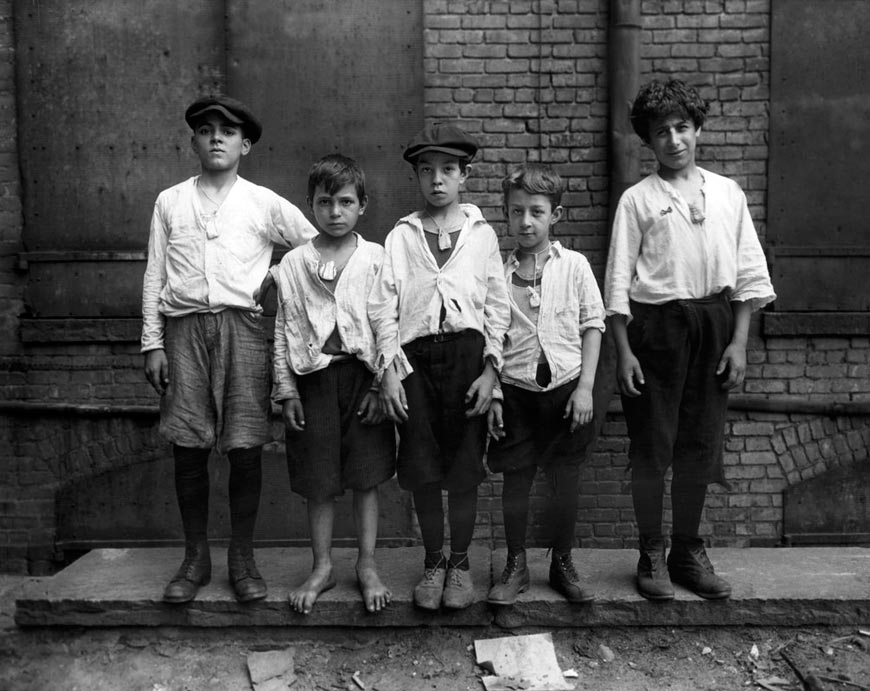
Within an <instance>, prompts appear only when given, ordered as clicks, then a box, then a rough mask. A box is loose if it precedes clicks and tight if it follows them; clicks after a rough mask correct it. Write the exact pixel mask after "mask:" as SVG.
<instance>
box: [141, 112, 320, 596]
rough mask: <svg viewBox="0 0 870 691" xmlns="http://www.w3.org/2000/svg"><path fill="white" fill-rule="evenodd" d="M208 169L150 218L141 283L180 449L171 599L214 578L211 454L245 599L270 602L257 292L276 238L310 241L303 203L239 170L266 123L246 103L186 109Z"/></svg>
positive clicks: (264, 393) (150, 347)
mask: <svg viewBox="0 0 870 691" xmlns="http://www.w3.org/2000/svg"><path fill="white" fill-rule="evenodd" d="M184 117H185V120H186V121H187V124H188V125H190V127H191V129H193V137H192V138H191V146H192V147H193V150H194V152H195V153H196V155H197V156H198V157H199V161H200V165H201V173H200V174H199V175H196V176H194V177H192V178H190V179H188V180H186V181H184V182H182V183H179V184H177V185H175V186H174V187H170V188H169V189H167V190H164V191H163V192H162V193H161V194H160V196H159V197H158V198H157V202H156V204H155V206H154V213H153V215H152V218H151V233H150V237H149V240H148V263H147V267H146V269H145V278H144V282H143V287H142V352H143V353H144V354H145V376H146V377H147V378H148V381H149V382H150V383H151V385H152V386H153V387H154V389H155V390H156V391H157V393H159V394H160V396H161V400H160V432H161V433H162V434H163V436H164V437H166V438H167V439H168V440H169V441H170V442H172V444H173V447H172V448H173V456H174V459H175V491H176V495H177V497H178V506H179V509H180V510H181V521H182V525H183V527H184V539H185V553H184V561H183V562H182V564H181V567H180V568H179V570H178V572H177V573H176V574H175V576H174V577H173V578H172V580H171V581H170V583H169V584H168V585H167V586H166V590H165V592H164V594H163V599H164V600H166V601H167V602H187V601H188V600H191V599H193V598H194V597H195V596H196V593H197V591H198V590H199V588H200V586H203V585H205V584H206V583H208V581H209V579H210V578H211V556H210V553H209V546H208V541H207V528H208V525H207V524H208V496H209V477H208V457H209V453H210V451H211V448H212V447H213V446H217V448H218V450H219V451H221V452H225V453H226V454H227V456H228V457H229V462H230V479H229V495H230V520H231V527H232V537H231V540H230V545H229V550H228V551H227V569H228V574H229V579H230V583H231V585H232V587H233V591H234V593H235V595H236V598H237V599H238V600H239V601H241V602H248V601H250V600H258V599H262V598H264V597H266V584H265V583H264V582H263V579H262V577H261V576H260V573H259V571H258V570H257V566H256V564H255V563H254V554H253V547H252V539H253V534H254V524H255V522H256V519H257V510H258V507H259V503H260V478H261V468H260V456H261V449H262V445H263V444H264V443H266V442H268V441H271V439H272V435H271V430H270V428H269V413H270V406H269V384H268V382H269V346H268V343H267V341H266V331H265V329H264V327H263V324H262V319H263V317H262V309H261V308H260V305H259V304H257V301H256V299H255V295H256V293H257V290H258V287H259V286H260V283H261V280H262V279H263V277H264V276H265V275H266V273H267V271H268V269H269V260H270V259H271V256H272V247H273V243H278V244H280V245H283V246H285V247H292V246H295V245H299V244H302V243H304V242H306V241H307V240H308V239H309V238H311V237H312V236H313V235H314V234H315V231H314V228H313V227H312V226H311V224H310V223H309V222H308V221H307V220H306V219H305V216H304V215H303V214H302V212H301V211H299V209H297V208H296V207H295V206H293V205H292V204H291V203H290V202H288V201H287V200H286V199H282V198H281V197H279V196H278V195H277V194H275V193H274V192H272V191H271V190H268V189H266V188H265V187H260V186H259V185H254V184H252V183H250V182H248V181H247V180H244V179H243V178H241V177H239V175H238V169H239V162H240V161H241V159H242V157H243V156H246V155H247V154H248V153H249V152H250V150H251V147H252V146H253V145H254V144H255V143H256V142H257V140H258V139H259V138H260V134H261V132H262V128H261V126H260V123H259V122H258V120H257V118H256V117H254V115H253V113H251V111H250V110H249V109H248V108H247V107H246V106H245V105H244V104H243V103H240V102H239V101H236V100H235V99H232V98H227V97H223V96H214V97H206V98H201V99H199V100H197V101H195V102H194V103H193V104H192V105H191V106H190V107H189V108H188V109H187V111H186V112H185V115H184Z"/></svg>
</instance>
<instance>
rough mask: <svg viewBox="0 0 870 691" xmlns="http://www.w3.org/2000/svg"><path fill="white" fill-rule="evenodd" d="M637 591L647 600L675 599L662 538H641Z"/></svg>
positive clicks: (642, 536)
mask: <svg viewBox="0 0 870 691" xmlns="http://www.w3.org/2000/svg"><path fill="white" fill-rule="evenodd" d="M637 590H638V592H639V593H640V594H641V595H643V596H644V597H645V598H646V599H647V600H673V599H674V586H673V585H671V579H670V576H669V575H668V568H667V564H666V563H665V540H664V538H663V537H661V536H652V537H650V536H644V535H641V537H640V559H638V560H637Z"/></svg>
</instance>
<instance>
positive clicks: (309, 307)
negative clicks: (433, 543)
mask: <svg viewBox="0 0 870 691" xmlns="http://www.w3.org/2000/svg"><path fill="white" fill-rule="evenodd" d="M367 203H368V197H367V196H366V191H365V177H364V175H363V171H362V170H361V169H360V167H359V166H358V165H357V163H356V162H355V161H353V160H352V159H349V158H347V157H345V156H342V155H340V154H332V155H329V156H325V157H324V158H322V159H320V160H319V161H318V162H317V163H315V164H314V165H313V166H312V168H311V170H310V172H309V175H308V205H309V206H310V207H311V210H312V211H313V212H314V217H315V221H316V222H317V226H318V228H319V229H320V232H319V234H318V235H317V237H316V238H314V239H313V240H312V241H311V242H310V243H308V244H307V245H303V246H302V247H298V248H296V249H294V250H292V251H291V252H289V253H288V254H286V255H285V256H284V258H283V259H282V260H281V263H280V265H279V266H278V267H277V268H276V269H273V271H272V275H273V276H274V278H275V284H276V285H277V288H278V312H277V316H276V319H275V357H274V368H275V384H274V389H273V394H272V399H273V400H274V401H275V402H276V403H278V404H280V405H281V407H282V412H283V416H284V422H285V424H286V425H287V436H286V444H287V465H288V469H289V472H290V486H291V489H292V490H293V491H294V492H296V493H297V494H300V495H301V496H303V497H305V499H306V500H307V503H308V525H309V529H310V531H311V549H312V553H313V557H314V564H313V567H312V570H311V575H310V576H309V577H308V578H307V579H306V580H305V582H304V583H302V584H301V585H300V586H298V587H297V588H294V589H293V590H291V591H290V606H291V607H293V609H295V610H296V611H297V612H300V613H302V614H308V613H309V612H311V610H312V608H313V607H314V603H315V602H316V600H317V598H318V597H319V596H320V594H321V593H322V592H324V591H326V590H329V589H330V588H332V587H334V586H335V579H334V577H333V573H332V566H333V564H332V557H331V546H332V527H333V521H334V515H335V498H336V497H338V496H341V495H342V494H343V493H344V491H345V489H351V490H353V510H354V518H355V523H356V527H357V540H358V545H359V556H358V559H357V564H356V573H357V581H358V583H359V587H360V591H361V592H362V596H363V600H364V603H365V606H366V609H367V610H368V611H369V612H379V611H380V610H382V609H383V608H384V607H386V606H387V605H388V604H389V602H390V600H391V598H392V594H391V592H390V590H389V589H388V588H387V587H386V586H385V585H384V584H383V582H382V581H381V579H380V577H379V576H378V572H377V568H376V565H375V543H376V540H377V535H378V485H380V484H381V483H382V482H384V481H385V480H388V479H389V478H391V477H392V476H393V474H394V472H395V467H396V460H395V459H396V435H395V429H394V427H393V423H392V422H391V421H388V420H386V418H385V417H384V415H383V414H382V413H381V411H380V407H379V403H378V393H377V391H378V387H377V384H376V382H375V375H376V374H378V371H379V369H380V370H383V364H381V363H380V361H379V359H378V354H377V351H376V340H375V333H374V332H373V331H372V327H371V325H370V324H369V320H368V314H367V299H368V295H369V292H370V291H371V288H372V286H373V285H374V284H375V281H376V280H377V277H378V272H379V271H380V269H381V265H382V263H383V259H384V248H383V247H381V246H380V245H377V244H375V243H373V242H367V241H366V240H364V239H363V238H362V237H361V236H360V235H359V234H357V233H356V232H355V230H354V229H355V227H356V225H357V222H358V221H359V218H360V216H362V215H363V214H364V213H365V208H366V204H367ZM396 355H399V357H400V359H402V356H401V354H400V353H393V357H395V356H396ZM391 360H392V357H390V358H389V359H388V360H386V363H387V364H388V363H389V362H390V361H391Z"/></svg>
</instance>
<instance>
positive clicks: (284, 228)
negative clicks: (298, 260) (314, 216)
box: [270, 193, 317, 248]
mask: <svg viewBox="0 0 870 691" xmlns="http://www.w3.org/2000/svg"><path fill="white" fill-rule="evenodd" d="M273 194H274V193H273ZM275 199H276V201H277V203H276V205H275V208H274V209H273V211H272V228H271V229H270V237H271V240H272V242H275V243H277V244H279V245H283V246H284V247H290V248H292V247H299V246H300V245H304V244H305V243H306V242H308V241H309V240H310V239H311V238H313V237H314V236H315V235H317V229H316V228H315V227H314V226H313V225H311V223H310V222H309V220H308V219H307V218H305V214H303V213H302V211H301V210H300V209H299V207H297V206H296V205H295V204H291V203H290V202H289V201H287V200H286V199H284V197H282V196H280V195H278V194H275Z"/></svg>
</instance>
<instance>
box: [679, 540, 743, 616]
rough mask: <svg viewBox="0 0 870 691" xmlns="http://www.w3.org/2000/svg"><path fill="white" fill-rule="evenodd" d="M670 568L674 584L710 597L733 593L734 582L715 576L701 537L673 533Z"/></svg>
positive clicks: (727, 595)
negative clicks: (731, 583)
mask: <svg viewBox="0 0 870 691" xmlns="http://www.w3.org/2000/svg"><path fill="white" fill-rule="evenodd" d="M668 571H669V572H670V577H671V580H672V581H673V582H674V583H678V584H680V585H682V586H684V587H686V588H688V589H689V590H691V591H692V592H693V593H695V594H696V595H700V596H701V597H703V598H707V599H708V600H721V599H723V598H726V597H730V595H731V585H730V584H729V583H728V581H726V580H725V579H724V578H720V577H719V576H717V575H716V573H715V571H714V570H713V564H711V563H710V558H709V557H708V556H707V551H706V550H705V549H704V541H703V540H702V539H701V538H697V537H687V536H684V535H673V536H672V537H671V552H670V554H669V555H668Z"/></svg>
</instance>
